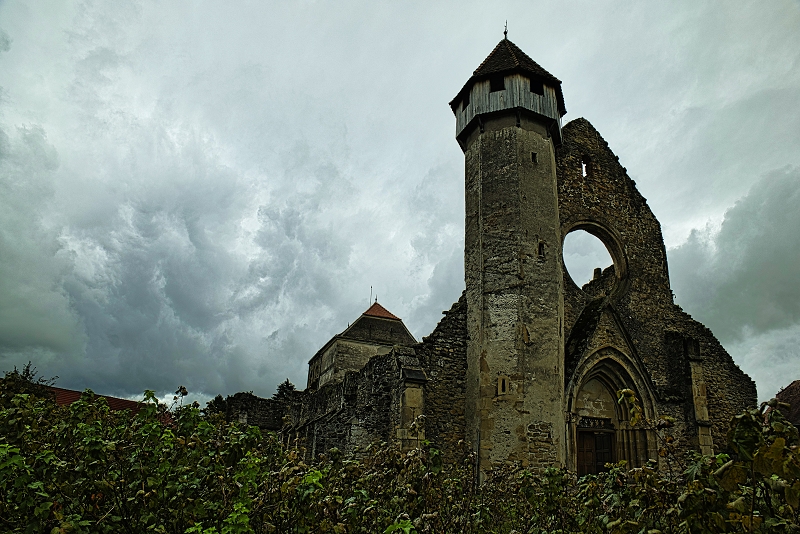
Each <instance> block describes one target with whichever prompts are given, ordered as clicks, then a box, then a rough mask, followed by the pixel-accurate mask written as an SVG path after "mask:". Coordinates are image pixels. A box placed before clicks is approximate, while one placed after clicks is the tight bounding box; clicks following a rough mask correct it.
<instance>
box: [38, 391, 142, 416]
mask: <svg viewBox="0 0 800 534" xmlns="http://www.w3.org/2000/svg"><path fill="white" fill-rule="evenodd" d="M48 389H50V390H51V391H52V392H53V394H54V395H55V398H56V404H58V405H59V406H66V405H68V404H72V403H73V402H75V401H77V400H78V399H80V398H81V394H82V392H81V391H75V390H73V389H64V388H57V387H54V386H49V387H48ZM97 396H98V397H103V398H104V399H105V400H106V402H107V403H108V407H109V408H111V409H112V410H130V411H131V413H134V414H135V413H136V412H138V411H139V407H140V406H141V403H140V402H138V401H133V400H128V399H120V398H117V397H109V396H108V395H97Z"/></svg>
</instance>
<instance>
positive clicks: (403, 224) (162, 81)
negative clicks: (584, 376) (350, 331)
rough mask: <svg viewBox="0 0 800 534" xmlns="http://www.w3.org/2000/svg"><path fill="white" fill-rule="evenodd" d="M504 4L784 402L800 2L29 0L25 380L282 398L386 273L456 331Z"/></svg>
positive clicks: (417, 323) (12, 154)
mask: <svg viewBox="0 0 800 534" xmlns="http://www.w3.org/2000/svg"><path fill="white" fill-rule="evenodd" d="M506 19H508V25H509V38H510V39H512V40H513V41H514V42H515V43H516V44H518V45H519V46H520V47H521V48H522V49H523V50H525V51H526V52H528V53H529V54H530V55H531V56H532V57H533V58H534V59H535V60H537V61H538V62H539V63H541V64H542V66H544V67H545V68H546V69H548V70H549V71H551V72H552V73H553V74H554V75H556V76H557V77H559V78H560V79H561V80H562V81H563V87H564V93H565V99H566V104H567V109H568V110H569V114H568V115H567V116H566V117H565V120H570V119H571V118H575V117H579V116H585V117H586V118H587V119H589V120H590V121H591V122H592V123H593V124H594V125H595V127H597V128H598V130H599V131H600V132H602V134H603V136H604V137H605V138H606V139H607V140H608V142H609V144H610V146H611V147H612V149H613V150H614V151H615V152H616V153H617V154H618V155H619V156H620V161H621V162H622V163H623V164H624V165H625V166H626V167H627V168H628V173H629V174H630V175H631V176H632V177H633V178H635V180H636V182H637V184H638V187H639V188H640V190H641V191H642V193H643V194H644V196H645V197H647V199H648V203H649V204H650V206H651V207H652V209H653V211H654V212H655V213H656V216H657V217H659V219H660V221H661V223H662V227H663V229H664V234H665V238H666V241H667V246H668V248H669V259H670V271H671V274H672V277H673V286H674V289H675V292H676V295H677V301H678V302H679V303H680V304H681V305H683V306H684V308H685V309H686V310H687V311H689V312H690V313H692V314H693V315H694V316H695V317H696V318H697V319H699V320H700V321H703V322H705V323H707V324H708V325H709V326H710V327H711V328H712V329H713V330H714V331H715V332H716V333H717V335H718V336H719V337H720V338H721V340H722V341H723V343H724V344H725V345H726V347H727V348H728V349H729V351H730V352H731V354H732V355H733V356H734V358H735V360H736V361H737V363H739V364H740V365H741V366H742V367H743V368H744V370H745V371H747V372H749V373H751V374H752V375H753V376H754V377H755V378H756V380H757V381H758V384H759V391H760V394H761V396H768V395H771V394H772V393H774V391H775V390H776V389H777V387H779V386H780V385H784V384H782V383H781V379H784V378H785V380H783V382H786V383H788V382H790V381H791V379H790V378H797V377H796V376H794V377H789V375H791V374H792V372H794V374H796V373H797V369H800V365H799V363H800V356H798V354H797V352H796V349H794V350H795V352H792V350H793V347H796V346H798V344H797V343H796V341H798V340H800V339H798V338H799V337H800V326H798V325H800V312H799V311H798V304H797V303H798V302H800V299H798V298H797V297H798V296H800V295H798V294H797V293H798V291H799V290H798V288H800V284H798V283H797V281H796V277H797V274H798V271H797V268H796V265H797V259H798V258H797V255H798V239H797V237H796V236H795V235H794V233H795V230H796V229H797V228H798V227H800V225H799V224H798V223H800V220H798V216H797V211H796V210H795V211H793V210H792V209H791V208H792V202H794V203H795V205H796V203H797V184H798V182H800V180H798V178H800V177H799V176H798V168H800V154H799V153H798V150H797V147H796V139H797V134H798V132H800V111H798V110H800V68H798V67H800V36H799V35H800V34H799V33H798V32H797V31H796V30H797V28H798V27H800V5H798V3H797V2H792V1H789V0H786V1H776V2H773V3H770V4H769V5H763V4H762V3H760V2H742V3H740V4H737V9H736V10H721V9H720V7H719V4H717V3H712V2H678V3H673V4H670V5H656V4H644V3H639V2H614V3H609V4H607V5H604V6H602V8H599V7H598V6H597V5H596V4H595V3H593V2H575V3H570V4H569V5H557V4H553V5H530V4H529V3H528V2H505V3H500V4H497V5H492V6H488V5H486V4H485V3H479V2H466V3H462V2H459V3H455V2H453V3H448V2H442V3H435V4H432V3H411V4H409V3H374V2H360V1H355V0H353V1H346V2H342V3H337V4H336V5H332V4H328V3H324V2H315V1H304V2H298V3H278V2H266V3H262V4H257V5H252V4H250V5H245V4H230V5H224V6H223V5H221V4H218V3H215V2H181V1H177V2H170V3H168V4H163V3H156V2H151V1H149V0H142V1H135V2H134V1H132V2H124V3H114V4H113V5H111V4H106V3H102V2H93V1H85V2H84V1H77V0H76V1H71V2H37V3H29V2H17V1H10V2H2V3H0V370H8V369H11V368H13V366H15V365H16V366H20V365H23V364H24V363H25V362H27V361H29V360H30V361H32V362H33V363H34V365H36V366H37V368H38V369H39V371H40V372H41V373H42V374H43V375H45V376H51V375H59V377H60V378H59V381H58V384H59V385H61V386H63V387H70V388H76V389H83V388H86V387H90V388H92V389H94V390H96V391H98V392H100V393H105V394H112V395H120V396H135V395H139V394H141V392H142V391H143V390H144V389H153V390H156V391H157V392H158V394H159V395H161V396H166V395H168V394H169V393H170V392H171V391H174V390H175V389H176V388H177V386H178V385H180V384H184V385H186V386H187V387H188V388H189V390H190V391H191V392H192V393H194V394H196V395H198V398H200V399H204V398H208V397H209V396H213V395H215V394H217V393H222V394H232V393H235V392H237V391H248V390H252V391H254V392H255V393H256V394H260V395H270V394H271V393H272V392H273V391H274V389H275V387H276V385H277V384H278V383H280V382H281V381H282V380H284V379H285V378H286V377H289V378H290V379H291V380H292V381H293V382H295V384H297V385H299V386H301V387H302V386H303V385H304V384H305V372H306V362H307V361H308V359H309V358H310V357H311V356H312V355H313V354H314V352H315V351H316V350H317V349H318V348H319V347H321V346H322V344H324V343H325V341H327V340H328V339H329V338H330V337H331V336H332V335H334V334H336V333H338V332H340V331H342V330H343V329H344V328H346V327H347V324H348V322H351V321H353V320H354V319H355V318H357V317H358V315H359V314H360V313H361V312H362V311H364V309H366V307H367V306H368V304H369V303H368V300H369V297H370V288H372V292H373V294H377V296H378V299H379V301H380V302H381V303H382V304H383V305H384V306H386V307H387V308H388V309H389V310H391V311H392V312H393V313H395V314H397V315H399V316H400V317H402V318H403V319H404V321H405V322H406V324H407V325H408V327H409V329H410V330H411V332H412V333H413V334H414V335H415V336H416V337H417V338H418V339H420V338H421V337H422V336H424V335H426V334H428V333H429V332H430V331H431V330H432V329H433V327H434V326H435V324H436V322H437V321H438V319H439V318H440V317H441V311H442V310H445V309H448V308H449V307H450V305H451V303H452V302H454V301H455V300H457V299H458V297H459V295H460V293H461V291H462V289H463V224H464V222H463V217H464V215H463V213H464V204H463V202H464V200H463V155H462V154H461V151H460V149H459V148H458V145H457V143H456V142H455V141H454V140H453V128H454V119H453V116H452V113H451V111H450V109H449V107H448V106H447V102H448V101H449V100H450V99H451V98H452V97H453V96H454V95H455V94H456V93H457V92H458V90H459V89H460V87H461V85H462V84H463V83H464V81H466V79H467V78H468V77H469V75H470V74H471V72H472V70H474V69H475V68H476V67H477V66H478V64H479V63H480V61H482V60H483V58H484V57H486V55H488V53H489V52H490V51H491V50H492V48H493V47H494V46H495V45H496V43H497V41H499V40H500V39H501V38H502V30H503V26H504V22H505V20H506ZM776 169H777V170H776ZM590 247H591V245H590V244H588V243H587V244H584V245H581V244H579V245H578V249H577V250H576V251H574V252H573V253H572V254H573V255H574V256H575V257H577V258H580V257H583V258H588V259H587V260H586V262H585V263H587V268H589V263H592V262H595V261H596V259H595V258H599V257H600V256H598V255H597V254H596V251H595V250H594V249H591V248H590ZM601 252H602V251H601ZM592 266H598V265H592ZM793 369H794V371H792V370H793Z"/></svg>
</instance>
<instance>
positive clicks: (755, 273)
mask: <svg viewBox="0 0 800 534" xmlns="http://www.w3.org/2000/svg"><path fill="white" fill-rule="evenodd" d="M799 204H800V168H797V167H787V168H784V169H781V170H776V171H773V172H770V173H768V174H767V175H765V176H764V177H763V178H762V179H761V180H759V181H758V182H756V183H755V184H754V185H753V187H752V188H751V190H750V192H749V193H748V194H747V195H746V196H745V197H744V198H742V199H741V200H739V201H738V202H736V204H735V205H734V206H733V207H732V208H730V209H729V210H728V211H726V212H725V217H724V219H723V221H722V224H721V225H720V226H719V227H714V226H708V227H706V228H705V229H702V230H694V231H692V233H691V235H690V236H689V239H688V240H687V241H686V242H685V243H684V244H683V245H681V246H679V247H676V248H674V249H671V250H670V251H669V260H670V271H671V273H672V286H673V288H674V291H675V295H676V300H677V302H678V303H679V304H681V305H682V306H683V307H684V308H685V309H686V310H687V311H688V312H690V313H692V314H693V315H694V316H695V317H696V318H697V319H699V320H700V321H702V322H704V323H705V324H706V325H707V326H709V327H710V328H711V329H712V331H714V332H715V333H716V334H717V336H718V337H719V338H720V340H721V341H722V342H723V343H724V344H725V345H726V346H728V347H729V350H731V352H732V353H733V354H734V356H737V357H738V359H739V361H740V362H741V363H742V365H743V366H744V367H745V370H746V371H747V372H749V373H751V374H752V375H753V376H754V377H755V378H756V380H757V383H758V384H759V393H760V396H761V397H763V398H768V397H769V396H771V395H774V394H775V393H776V392H777V390H778V388H779V387H781V386H782V385H786V384H782V383H781V381H783V382H785V381H786V380H787V376H788V377H791V373H795V374H796V373H797V370H798V369H800V352H798V350H797V345H796V344H793V342H794V341H797V340H798V339H800V283H798V279H797V278H798V265H800V233H798V229H799V228H800V210H798V209H797V206H798V205H799ZM789 340H793V341H791V342H790V341H789ZM779 369H780V371H779V372H776V371H777V370H779ZM787 373H788V374H787ZM788 380H789V381H791V379H788ZM787 383H788V382H787Z"/></svg>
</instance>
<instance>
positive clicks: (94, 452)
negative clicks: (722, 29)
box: [0, 375, 800, 534]
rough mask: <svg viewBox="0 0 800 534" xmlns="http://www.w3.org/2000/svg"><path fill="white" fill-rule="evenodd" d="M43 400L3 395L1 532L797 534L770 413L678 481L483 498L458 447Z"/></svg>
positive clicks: (559, 479)
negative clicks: (328, 440)
mask: <svg viewBox="0 0 800 534" xmlns="http://www.w3.org/2000/svg"><path fill="white" fill-rule="evenodd" d="M7 378H8V375H7ZM12 378H13V377H12ZM37 393H38V392H34V393H31V392H29V390H25V389H24V388H20V384H19V382H18V381H14V380H3V381H0V531H7V532H76V533H78V532H137V533H139V532H169V533H173V532H174V533H201V534H210V533H237V532H257V533H261V532H277V533H310V532H314V533H318V532H320V533H326V532H328V533H396V534H399V533H404V534H410V533H428V532H429V533H437V534H439V533H463V532H474V533H505V534H512V533H517V534H521V533H544V532H589V533H594V532H596V533H601V532H602V533H623V532H625V533H627V532H632V533H643V534H644V533H651V534H654V533H659V532H665V533H666V532H693V533H694V532H712V533H716V532H800V528H798V514H797V510H798V498H799V497H800V454H799V453H798V433H797V429H795V428H794V427H793V426H792V425H790V424H789V423H788V422H786V421H785V420H784V419H783V417H782V415H781V414H780V412H779V411H778V410H766V408H767V406H764V407H762V408H761V409H758V410H751V411H748V412H746V413H743V414H741V415H739V416H737V417H736V418H735V419H734V420H733V421H732V426H731V432H730V434H729V436H728V438H729V442H730V447H731V450H733V451H734V453H735V458H734V459H732V458H730V457H728V456H726V455H723V454H720V455H717V456H715V457H708V456H700V455H697V454H694V455H693V456H691V457H690V458H689V460H688V462H687V463H686V468H685V470H682V471H683V472H682V474H680V475H670V474H669V473H662V472H660V471H659V470H658V468H657V465H656V463H652V464H650V465H647V466H645V467H642V468H638V469H626V468H625V466H624V465H621V464H620V465H613V466H609V470H608V472H606V473H602V474H599V475H592V476H587V477H584V478H582V479H580V480H578V479H576V477H575V476H574V474H571V473H568V472H566V471H564V470H559V469H548V470H546V471H545V472H544V473H540V474H534V473H531V472H529V471H526V470H524V469H522V468H520V467H518V466H511V465H510V466H505V467H502V468H498V469H496V470H494V471H492V472H491V474H490V475H489V477H488V478H487V480H485V481H484V482H483V483H482V484H480V485H478V484H476V482H475V474H474V470H473V468H474V457H473V456H472V455H471V453H470V452H469V451H468V450H467V448H466V447H464V451H463V454H461V458H462V460H461V461H460V462H457V463H454V464H444V463H443V462H442V458H441V455H440V453H439V451H437V450H436V449H434V448H431V447H429V446H426V447H422V448H419V449H414V450H411V451H408V452H401V451H399V450H396V449H394V448H392V447H388V446H386V445H375V446H373V447H370V448H369V449H368V450H367V451H365V453H364V454H363V456H362V457H361V458H360V459H353V458H345V457H343V455H342V454H340V453H339V452H338V451H336V450H331V451H329V452H328V453H327V454H325V455H321V456H320V457H318V458H316V459H314V460H307V459H306V457H305V453H304V451H303V450H302V449H298V448H293V447H286V446H284V445H283V444H281V442H280V441H279V440H278V439H277V438H276V437H275V436H273V435H267V436H262V435H261V433H260V432H259V430H258V429H257V428H255V427H243V426H240V425H238V424H234V423H229V422H226V421H225V420H224V419H223V418H222V416H221V415H207V416H203V415H202V414H201V412H200V410H199V409H198V408H197V406H187V407H179V408H178V409H176V410H174V411H172V412H165V411H164V410H163V409H161V408H159V406H158V404H157V402H156V399H155V397H154V395H153V393H152V392H146V393H145V396H144V399H143V401H142V403H143V404H142V408H141V410H140V411H139V412H138V413H137V414H136V415H131V414H130V413H129V412H114V411H111V410H109V408H108V406H107V405H106V403H105V401H104V400H103V399H102V398H98V397H95V396H94V395H92V394H91V393H90V392H87V393H85V394H84V395H83V396H82V397H81V399H80V400H79V401H78V402H75V403H74V404H72V405H70V406H67V407H58V406H56V405H55V403H54V402H53V401H52V399H49V398H47V397H46V396H39V395H38V394H37ZM770 404H771V405H772V406H771V407H774V406H775V404H776V403H775V402H774V401H771V403H770ZM665 431H666V430H665V429H663V428H659V432H662V433H663V432H665ZM665 441H666V440H665Z"/></svg>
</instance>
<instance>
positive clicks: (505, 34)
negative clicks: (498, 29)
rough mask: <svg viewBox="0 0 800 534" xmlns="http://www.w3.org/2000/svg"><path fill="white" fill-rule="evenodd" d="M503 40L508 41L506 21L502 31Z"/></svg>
mask: <svg viewBox="0 0 800 534" xmlns="http://www.w3.org/2000/svg"><path fill="white" fill-rule="evenodd" d="M503 39H508V21H506V27H505V29H504V30H503Z"/></svg>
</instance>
